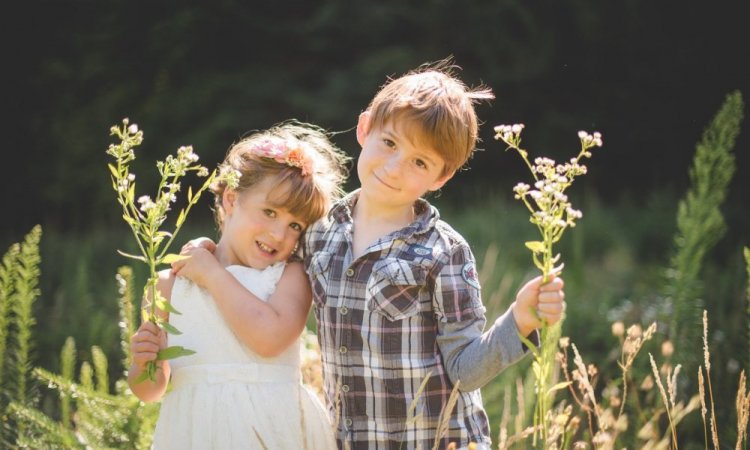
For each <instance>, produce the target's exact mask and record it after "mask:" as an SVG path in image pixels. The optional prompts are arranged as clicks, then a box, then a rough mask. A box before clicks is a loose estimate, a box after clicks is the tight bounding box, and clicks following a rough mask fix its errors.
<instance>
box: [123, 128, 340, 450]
mask: <svg viewBox="0 0 750 450" xmlns="http://www.w3.org/2000/svg"><path fill="white" fill-rule="evenodd" d="M347 160H348V158H347V157H346V156H345V155H344V154H343V153H342V152H341V151H340V150H338V149H337V148H335V147H334V145H333V144H332V143H331V142H330V141H329V140H328V138H327V136H326V135H325V133H324V132H323V131H322V130H320V129H319V128H317V127H314V126H312V125H309V124H303V123H298V122H286V123H283V124H280V125H277V126H275V127H273V128H271V129H270V130H268V131H266V132H261V133H256V134H253V135H251V136H250V137H248V138H245V139H243V140H242V141H240V142H239V143H237V144H235V145H234V146H233V147H231V148H230V149H229V152H228V153H227V156H226V158H225V160H224V162H223V163H222V166H221V169H222V171H227V170H232V171H236V172H239V173H238V174H239V184H238V185H237V187H236V188H235V189H231V188H229V187H227V185H226V183H225V182H219V183H216V184H215V185H213V186H211V190H212V191H213V192H214V194H215V215H216V221H217V224H218V226H219V229H220V230H221V238H220V239H219V242H218V244H217V246H216V250H215V252H214V253H213V254H211V253H210V252H208V251H207V250H205V249H203V248H200V247H197V248H190V249H188V250H186V251H185V252H183V253H186V254H188V255H189V258H186V259H183V260H180V261H178V262H175V263H174V264H173V265H172V270H171V271H170V270H165V271H162V272H161V273H160V280H159V284H158V288H159V291H160V292H161V294H162V295H163V296H164V297H165V298H166V299H169V301H170V303H171V304H172V306H174V307H175V308H176V309H177V310H178V311H180V312H181V314H179V315H178V314H172V315H171V316H169V315H168V313H166V312H161V313H162V314H163V315H164V317H165V318H168V319H169V321H170V323H171V324H172V325H174V326H175V327H177V328H178V329H179V330H180V331H182V333H183V334H179V335H170V336H169V337H167V336H166V334H165V333H164V331H163V330H160V329H159V328H158V327H156V326H155V325H154V324H153V323H151V322H144V323H143V324H142V325H141V326H140V328H139V329H138V331H137V332H136V333H135V334H134V335H133V337H132V339H131V349H132V354H133V362H132V365H131V367H130V371H129V373H128V383H129V384H130V388H131V389H132V391H133V392H134V393H135V395H137V396H138V397H139V398H140V399H142V400H144V401H156V400H159V399H161V398H162V396H164V399H163V401H162V404H161V409H160V413H159V420H158V422H157V424H156V431H155V433H154V444H153V445H154V448H155V449H159V448H180V449H188V448H196V449H238V448H242V449H251V448H253V449H255V448H269V449H303V448H307V449H330V448H335V447H336V445H335V441H334V439H333V434H332V426H331V424H330V422H329V420H328V418H327V417H328V414H327V413H326V411H325V409H324V407H323V406H322V404H321V403H320V401H319V400H318V399H317V397H316V396H315V395H314V394H313V393H312V392H311V391H310V390H308V389H307V388H306V387H305V386H303V385H302V384H301V381H300V339H299V337H300V334H301V332H302V331H303V329H304V326H305V322H306V319H307V315H308V312H309V309H310V304H311V292H310V283H309V281H308V279H307V276H306V275H305V272H304V269H303V267H302V264H301V263H300V262H299V260H298V258H296V257H295V255H294V254H295V251H296V248H297V245H298V242H299V239H300V237H301V236H302V234H303V232H304V230H305V228H306V227H307V225H309V224H311V223H313V222H315V221H316V220H318V219H319V218H321V217H322V216H323V214H325V213H326V212H327V211H328V209H329V207H330V206H331V203H332V202H333V201H335V200H336V199H337V198H339V197H340V196H341V194H342V190H341V185H342V183H343V181H344V180H345V178H346V170H345V163H346V162H347ZM167 340H169V341H170V342H169V343H170V345H182V346H184V347H186V348H189V349H191V350H194V351H196V353H195V354H193V355H190V356H183V357H180V358H177V359H174V360H171V361H157V365H158V367H159V368H160V370H158V371H157V377H156V380H155V381H150V380H146V381H142V382H139V383H136V382H135V380H137V379H138V377H139V376H140V375H141V374H142V373H143V371H144V370H145V368H146V364H147V363H148V362H149V361H152V360H155V359H156V355H157V352H158V351H159V349H161V348H165V347H166V346H167ZM168 384H170V388H171V389H170V391H169V392H167V393H166V395H164V394H165V392H166V391H167V385H168Z"/></svg>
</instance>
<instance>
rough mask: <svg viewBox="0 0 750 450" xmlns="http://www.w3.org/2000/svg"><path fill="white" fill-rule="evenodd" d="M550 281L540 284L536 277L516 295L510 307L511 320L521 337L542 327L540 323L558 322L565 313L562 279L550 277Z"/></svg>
mask: <svg viewBox="0 0 750 450" xmlns="http://www.w3.org/2000/svg"><path fill="white" fill-rule="evenodd" d="M550 277H551V279H550V280H549V281H548V282H547V283H545V284H542V277H541V276H538V277H536V278H534V279H533V280H531V281H529V282H528V283H526V284H525V285H524V286H523V287H522V288H521V289H520V290H519V291H518V295H516V301H515V302H514V303H513V305H512V306H511V308H512V311H513V318H514V319H515V320H516V326H517V327H518V331H519V332H520V333H521V335H522V336H528V335H529V334H530V333H531V332H532V331H534V330H535V329H537V328H541V327H542V325H543V324H542V321H544V322H546V323H547V324H548V325H553V324H555V323H557V322H558V321H560V319H561V318H562V315H563V313H564V312H565V292H563V286H564V285H565V283H564V282H563V279H562V278H560V277H558V276H555V275H551V276H550Z"/></svg>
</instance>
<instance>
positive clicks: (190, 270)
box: [172, 246, 223, 288]
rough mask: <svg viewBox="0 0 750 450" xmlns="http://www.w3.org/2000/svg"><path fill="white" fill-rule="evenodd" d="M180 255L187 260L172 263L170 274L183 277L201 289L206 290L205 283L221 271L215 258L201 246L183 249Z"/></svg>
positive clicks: (221, 268)
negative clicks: (185, 256)
mask: <svg viewBox="0 0 750 450" xmlns="http://www.w3.org/2000/svg"><path fill="white" fill-rule="evenodd" d="M180 255H187V256H189V258H185V259H181V260H179V261H175V262H173V263H172V273H174V274H175V275H178V276H181V277H185V278H187V279H189V280H190V281H192V282H193V283H195V284H197V285H198V286H200V287H202V288H207V283H208V282H209V281H211V280H212V279H213V278H214V274H216V273H217V271H221V270H223V267H222V266H221V264H220V263H219V260H217V259H216V256H214V254H213V253H211V252H210V251H208V250H206V248H204V247H202V246H201V247H191V248H190V249H188V250H185V249H183V250H182V251H181V252H180Z"/></svg>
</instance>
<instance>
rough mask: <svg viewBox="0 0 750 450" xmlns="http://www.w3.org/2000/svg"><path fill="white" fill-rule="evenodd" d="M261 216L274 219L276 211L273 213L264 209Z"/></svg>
mask: <svg viewBox="0 0 750 450" xmlns="http://www.w3.org/2000/svg"><path fill="white" fill-rule="evenodd" d="M263 214H265V215H266V216H268V217H271V218H273V217H276V211H274V210H272V209H268V208H266V209H264V210H263Z"/></svg>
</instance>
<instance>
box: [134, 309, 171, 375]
mask: <svg viewBox="0 0 750 450" xmlns="http://www.w3.org/2000/svg"><path fill="white" fill-rule="evenodd" d="M166 347H167V333H166V332H165V331H164V330H162V329H161V328H159V327H158V326H156V324H155V323H153V322H149V321H146V322H143V323H142V324H141V326H140V327H138V331H136V332H135V334H134V335H133V336H131V338H130V353H131V354H132V355H133V364H135V365H136V367H138V368H139V369H140V370H141V371H143V370H146V364H148V362H149V361H155V360H156V356H157V354H158V353H159V350H161V349H163V348H166ZM162 364H164V361H156V365H157V367H160V366H161V365H162Z"/></svg>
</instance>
